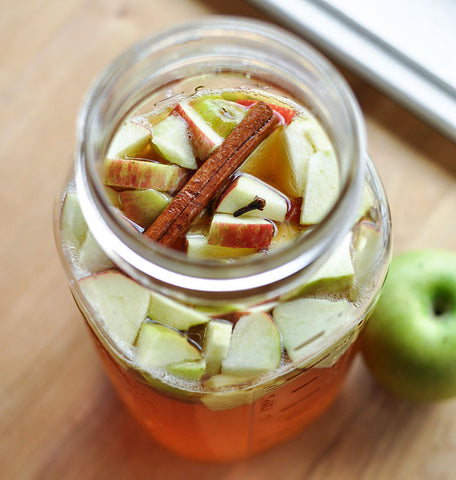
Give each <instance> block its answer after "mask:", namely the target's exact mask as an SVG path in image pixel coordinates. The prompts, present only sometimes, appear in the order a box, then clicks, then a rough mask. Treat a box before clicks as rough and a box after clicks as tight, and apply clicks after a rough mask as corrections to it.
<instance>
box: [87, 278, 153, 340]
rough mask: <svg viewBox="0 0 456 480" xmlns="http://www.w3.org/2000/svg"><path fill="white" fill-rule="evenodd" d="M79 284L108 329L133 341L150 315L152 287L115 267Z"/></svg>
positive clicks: (117, 335)
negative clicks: (129, 276) (141, 283)
mask: <svg viewBox="0 0 456 480" xmlns="http://www.w3.org/2000/svg"><path fill="white" fill-rule="evenodd" d="M79 287H80V289H81V292H82V293H83V294H84V295H85V297H86V298H87V300H88V301H89V303H90V305H91V307H92V308H93V310H94V311H95V313H96V314H97V316H98V317H99V318H100V320H101V321H102V322H103V323H104V324H105V325H106V329H107V331H108V333H109V334H110V335H111V336H112V337H113V338H117V339H118V340H120V341H121V342H125V343H127V344H133V342H134V341H135V338H136V335H137V333H138V329H139V327H140V325H141V323H142V322H143V321H144V319H145V318H146V315H147V309H148V307H149V301H150V293H149V291H148V290H147V289H145V288H144V287H142V286H141V285H139V284H138V283H136V282H134V281H133V280H131V279H129V278H128V277H126V276H125V275H122V274H121V273H119V272H117V271H115V270H108V271H106V272H102V273H97V274H95V275H91V276H89V277H85V278H83V279H81V280H80V281H79Z"/></svg>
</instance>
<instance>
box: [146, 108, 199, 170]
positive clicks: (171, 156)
mask: <svg viewBox="0 0 456 480" xmlns="http://www.w3.org/2000/svg"><path fill="white" fill-rule="evenodd" d="M152 144H153V145H154V147H155V148H156V149H157V151H158V153H160V155H161V156H162V157H163V158H165V159H166V160H168V161H169V162H171V163H176V164H177V165H180V166H181V167H184V168H189V169H192V170H195V169H196V168H198V165H197V164H196V159H195V155H194V154H193V148H192V145H191V143H190V137H189V132H188V128H187V122H186V121H185V120H184V119H183V118H182V117H180V116H178V115H169V116H168V117H166V118H165V119H164V120H162V121H161V122H160V123H158V124H157V125H155V126H154V127H153V130H152Z"/></svg>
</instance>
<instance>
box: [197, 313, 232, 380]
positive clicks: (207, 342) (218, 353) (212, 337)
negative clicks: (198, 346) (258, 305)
mask: <svg viewBox="0 0 456 480" xmlns="http://www.w3.org/2000/svg"><path fill="white" fill-rule="evenodd" d="M232 330H233V324H232V323H231V322H227V321H225V320H216V319H214V320H211V321H210V322H209V323H208V324H207V325H206V331H205V334H204V343H203V355H204V358H205V360H206V365H207V370H206V373H207V374H208V375H214V374H216V373H218V372H219V371H220V366H221V364H222V361H223V360H224V358H225V357H226V355H227V353H228V349H229V348H230V342H231V332H232Z"/></svg>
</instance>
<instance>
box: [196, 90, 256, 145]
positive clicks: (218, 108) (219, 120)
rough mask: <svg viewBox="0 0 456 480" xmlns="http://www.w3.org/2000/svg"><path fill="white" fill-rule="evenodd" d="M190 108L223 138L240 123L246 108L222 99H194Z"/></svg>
mask: <svg viewBox="0 0 456 480" xmlns="http://www.w3.org/2000/svg"><path fill="white" fill-rule="evenodd" d="M190 106H191V107H193V108H194V110H195V111H196V112H197V113H199V114H200V116H201V118H202V119H203V120H204V121H206V122H207V123H208V124H209V125H210V126H211V128H212V129H213V130H214V131H215V133H217V134H218V135H220V136H221V137H223V138H226V137H227V136H228V134H229V133H230V132H231V130H233V128H234V127H236V125H238V124H239V123H241V121H242V119H243V118H244V116H245V114H246V113H247V108H245V107H243V106H241V105H239V104H238V103H236V102H231V101H230V100H224V99H222V98H204V97H203V98H195V99H194V100H192V101H191V102H190Z"/></svg>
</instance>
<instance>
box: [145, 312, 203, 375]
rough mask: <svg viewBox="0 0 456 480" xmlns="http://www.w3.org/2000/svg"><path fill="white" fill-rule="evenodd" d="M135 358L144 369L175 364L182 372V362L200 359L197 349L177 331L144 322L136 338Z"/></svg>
mask: <svg viewBox="0 0 456 480" xmlns="http://www.w3.org/2000/svg"><path fill="white" fill-rule="evenodd" d="M136 359H137V362H138V365H139V367H140V368H142V369H144V370H146V371H149V370H152V369H154V368H167V367H168V368H169V367H170V366H177V368H176V370H177V371H179V370H180V372H181V374H182V368H185V367H183V366H182V364H183V363H184V362H191V361H201V360H202V357H201V353H200V352H199V350H198V349H197V348H196V347H195V346H193V345H191V344H190V343H189V341H188V340H187V338H186V337H185V336H184V335H182V334H181V333H179V332H178V331H176V330H173V329H171V328H168V327H165V326H164V325H159V324H158V323H151V322H145V323H143V324H142V325H141V328H140V330H139V335H138V339H137V340H136ZM179 365H181V366H180V367H179ZM198 367H199V366H197V368H198ZM171 370H172V367H171Z"/></svg>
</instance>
